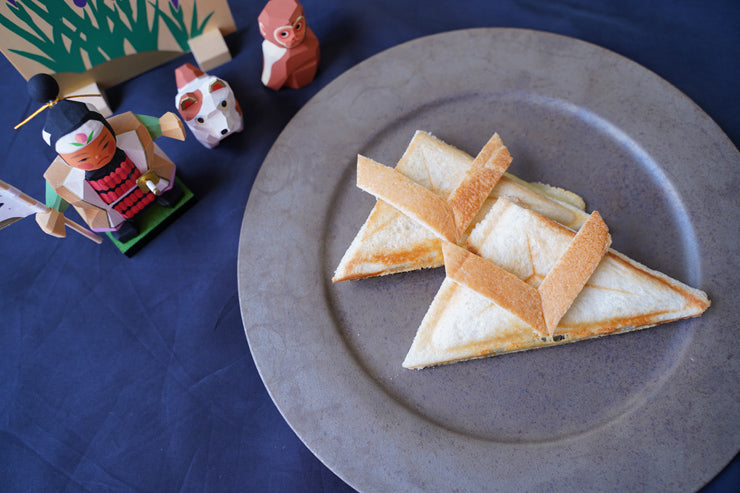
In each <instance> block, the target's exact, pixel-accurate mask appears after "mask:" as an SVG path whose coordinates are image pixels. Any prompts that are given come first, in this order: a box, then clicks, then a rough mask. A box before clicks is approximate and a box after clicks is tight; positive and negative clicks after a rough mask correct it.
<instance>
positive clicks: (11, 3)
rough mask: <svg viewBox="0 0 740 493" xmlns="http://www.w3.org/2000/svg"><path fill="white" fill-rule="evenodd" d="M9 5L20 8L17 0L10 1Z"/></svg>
mask: <svg viewBox="0 0 740 493" xmlns="http://www.w3.org/2000/svg"><path fill="white" fill-rule="evenodd" d="M8 3H9V4H10V5H12V6H13V7H18V4H17V3H15V0H8Z"/></svg>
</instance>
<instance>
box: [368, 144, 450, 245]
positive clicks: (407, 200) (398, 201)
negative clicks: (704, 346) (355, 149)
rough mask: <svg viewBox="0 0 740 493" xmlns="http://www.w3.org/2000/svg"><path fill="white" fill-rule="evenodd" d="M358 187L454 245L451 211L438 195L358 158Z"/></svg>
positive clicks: (403, 177)
mask: <svg viewBox="0 0 740 493" xmlns="http://www.w3.org/2000/svg"><path fill="white" fill-rule="evenodd" d="M357 186H358V187H359V188H360V189H362V190H364V191H366V192H368V193H370V194H372V195H374V196H376V197H378V198H380V199H383V200H385V201H386V202H388V203H389V204H391V205H392V206H393V207H395V208H396V209H398V210H399V211H401V212H403V213H404V214H406V215H407V216H409V217H412V218H414V219H416V220H417V221H419V222H420V223H421V224H423V225H424V226H426V227H427V228H429V229H430V230H431V231H433V232H434V233H436V234H438V235H439V236H440V237H442V238H444V239H446V240H448V241H456V239H457V228H456V227H455V218H454V216H453V213H452V209H451V208H450V206H449V205H448V204H447V202H445V200H444V199H443V198H442V197H440V196H439V195H437V194H435V193H434V192H432V191H431V190H429V189H428V188H426V187H423V186H421V185H419V184H418V183H415V182H413V181H412V180H410V179H409V178H407V177H406V176H404V175H402V174H401V173H399V172H397V171H396V170H394V169H392V168H389V167H387V166H384V165H382V164H380V163H377V162H375V161H373V160H372V159H369V158H367V157H365V156H362V155H358V156H357Z"/></svg>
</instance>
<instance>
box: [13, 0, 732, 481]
mask: <svg viewBox="0 0 740 493" xmlns="http://www.w3.org/2000/svg"><path fill="white" fill-rule="evenodd" d="M263 5H264V2H261V1H257V2H251V1H250V2H247V1H240V0H232V2H231V7H232V11H233V14H234V17H235V20H236V24H237V27H238V31H237V32H235V33H233V34H231V35H229V36H228V37H227V38H226V40H227V43H228V45H229V47H230V49H231V52H232V55H233V60H232V61H231V62H230V63H228V64H225V65H222V66H220V67H218V68H217V69H214V70H212V71H211V73H213V74H216V75H218V76H220V77H222V78H224V79H225V80H227V81H228V82H229V83H230V84H231V85H232V87H233V88H234V90H235V92H236V95H237V98H238V99H239V101H240V103H241V106H242V108H243V109H244V114H245V129H244V131H243V132H242V133H241V134H239V135H236V136H232V137H230V138H229V139H228V140H225V141H224V142H223V143H222V144H221V146H219V147H217V148H216V149H214V150H207V149H205V148H204V147H202V146H201V145H200V144H199V143H198V142H197V141H196V140H195V139H194V138H192V136H190V137H189V138H188V139H187V140H186V141H185V142H178V141H174V140H169V139H161V140H160V141H158V143H159V145H160V146H161V147H162V148H163V150H164V151H165V152H166V153H167V154H168V155H169V156H170V157H171V158H172V159H173V160H174V161H175V162H176V163H177V164H178V170H179V173H180V174H181V176H182V178H183V180H184V181H185V182H186V183H187V184H188V185H189V186H190V187H191V188H192V189H193V191H194V193H195V194H196V196H197V197H198V202H197V204H196V205H195V206H194V207H193V208H192V209H190V210H189V211H188V212H186V213H185V214H184V215H183V216H182V217H181V218H180V219H179V220H177V222H175V223H174V224H173V225H171V226H170V227H169V228H167V229H166V230H165V231H163V232H162V233H161V234H160V235H158V236H157V237H156V238H155V239H154V240H153V241H152V242H151V243H150V244H149V245H147V246H146V247H145V248H144V249H143V250H142V251H140V252H139V253H137V254H136V255H135V256H134V257H132V258H126V257H125V256H123V255H121V254H120V253H119V252H118V251H117V250H116V249H115V248H114V247H113V246H112V245H111V244H110V243H104V244H103V245H95V244H93V243H92V242H90V241H87V240H85V239H84V238H82V237H80V236H78V235H76V234H74V233H69V236H68V238H66V239H63V240H62V239H56V238H52V237H50V236H47V235H45V234H44V233H42V232H41V231H40V229H39V228H38V227H37V225H36V223H35V221H34V220H33V219H32V218H28V219H25V220H23V221H21V222H18V223H16V224H13V225H12V226H10V227H8V228H6V229H3V230H2V231H1V232H0V491H19V492H28V491H143V492H165V491H264V492H297V491H309V492H314V491H332V492H333V491H352V488H351V487H350V486H348V485H347V484H345V483H344V482H343V481H342V480H341V479H340V478H338V477H337V476H335V475H334V474H333V473H332V472H331V471H329V470H328V469H327V468H326V467H325V466H323V465H322V464H321V462H320V461H319V460H318V459H316V458H315V457H314V456H313V455H312V453H311V452H310V451H309V450H308V449H307V448H306V447H305V446H304V445H303V444H302V443H301V441H300V439H299V438H298V437H297V436H296V435H295V434H294V433H293V431H292V430H291V429H290V427H289V426H288V424H287V423H286V422H285V421H284V420H283V418H282V417H281V415H280V413H279V412H278V410H277V408H276V407H275V405H274V404H273V403H272V401H271V399H270V397H269V395H268V392H267V390H266V389H265V387H264V385H263V383H262V381H261V380H260V377H259V375H258V373H257V370H256V368H255V364H254V362H253V360H252V357H251V355H250V352H249V348H248V345H247V341H246V338H245V335H244V330H243V326H242V321H241V318H240V310H239V303H238V297H237V274H236V265H237V259H236V257H237V246H238V240H239V233H240V225H241V221H242V216H243V213H244V208H245V205H246V203H247V199H248V197H249V193H250V188H251V186H252V184H253V182H254V179H255V176H256V174H257V172H258V171H259V168H260V165H261V163H262V161H263V159H264V158H265V155H266V154H267V152H268V150H269V149H270V146H271V145H272V144H273V142H274V141H275V139H276V138H277V137H278V135H279V133H280V131H281V130H282V129H283V127H284V126H285V125H286V124H287V123H288V122H289V121H290V119H291V117H292V116H293V115H294V114H295V113H296V111H298V110H299V109H300V108H301V107H302V105H304V104H305V103H306V102H307V101H308V100H309V99H310V98H311V97H312V96H313V95H314V94H316V93H317V92H318V91H319V90H320V89H321V88H322V87H324V86H325V85H326V84H328V83H329V82H331V81H332V80H333V79H335V78H336V77H337V76H339V75H340V74H342V73H343V72H344V71H346V70H347V69H349V68H351V67H352V66H354V65H356V64H357V63H359V62H361V61H362V60H364V59H366V58H368V57H369V56H371V55H374V54H376V53H378V52H380V51H382V50H385V49H387V48H390V47H392V46H395V45H397V44H399V43H402V42H404V41H408V40H411V39H414V38H417V37H420V36H424V35H429V34H434V33H439V32H443V31H449V30H453V29H463V28H471V27H520V28H529V29H536V30H543V31H549V32H554V33H559V34H563V35H567V36H571V37H575V38H578V39H581V40H585V41H588V42H591V43H594V44H597V45H599V46H602V47H605V48H608V49H610V50H612V51H615V52H617V53H619V54H621V55H624V56H625V57H628V58H630V59H632V60H634V61H636V62H637V63H639V64H641V65H643V66H645V67H647V68H648V69H650V70H652V71H654V72H656V73H657V74H658V75H660V76H661V77H663V78H665V79H666V80H668V81H669V82H670V83H672V84H673V85H675V86H676V87H677V88H678V89H679V90H681V91H682V92H684V93H685V94H686V95H687V96H688V97H689V98H691V99H692V100H693V101H695V102H696V104H698V105H699V106H700V107H701V108H702V109H703V110H704V111H705V112H706V113H708V114H709V116H711V117H712V118H713V119H714V120H715V121H716V122H717V123H718V125H719V126H720V127H721V128H722V129H723V130H724V131H725V133H726V134H727V135H728V136H729V137H730V139H731V140H732V141H733V142H734V143H735V144H736V145H737V144H738V142H740V91H739V88H740V62H739V61H740V2H737V1H736V0H726V1H720V0H707V1H688V0H686V1H672V0H660V1H651V2H647V1H644V0H628V1H619V2H617V1H592V0H567V1H566V0H518V1H517V0H497V1H489V2H482V1H477V0H454V1H447V0H439V1H428V2H422V1H416V2H414V1H405V0H404V1H401V0H372V1H370V0H366V1H362V2H349V1H345V0H304V1H303V6H304V8H305V11H306V16H307V19H308V22H309V25H310V26H311V28H312V29H313V31H314V32H315V33H316V35H317V36H318V38H319V40H320V43H321V54H322V61H321V65H320V68H319V73H318V76H317V78H316V80H315V81H314V82H313V83H312V84H310V85H309V86H307V87H305V88H303V89H300V90H292V89H286V90H281V91H279V92H273V91H271V90H269V89H266V88H265V87H263V86H262V85H261V83H260V70H261V64H262V55H261V48H260V45H261V41H262V38H261V37H260V34H259V32H258V29H257V22H256V19H257V16H258V14H259V12H260V10H261V8H262V6H263ZM192 61H193V59H192V56H191V55H189V54H188V55H183V56H181V57H179V58H177V59H175V60H173V61H172V62H170V63H167V64H165V65H163V66H161V67H158V68H156V69H155V70H152V71H150V72H147V73H145V74H143V75H141V76H138V77H136V78H134V79H132V80H130V81H128V82H126V83H124V84H122V85H119V86H116V87H113V88H110V89H109V90H108V91H107V97H108V99H109V101H110V104H111V106H112V108H113V110H114V112H121V111H127V110H130V111H133V112H135V113H143V114H149V115H161V114H163V113H164V112H166V111H174V95H175V92H176V88H175V82H174V77H173V71H174V68H175V67H177V66H179V65H180V64H182V63H184V62H192ZM0 68H2V74H3V75H2V78H0V94H1V95H2V96H0V98H1V99H0V107H1V108H2V111H1V112H0V126H1V127H2V129H3V130H2V131H0V179H2V180H4V181H7V182H9V183H11V184H13V185H15V186H17V187H19V188H21V189H22V190H23V191H25V192H26V193H28V194H30V195H32V196H34V197H37V198H39V199H42V200H43V197H44V186H45V185H44V180H43V178H42V177H41V175H42V173H43V171H44V170H45V169H46V166H47V165H48V163H49V158H50V154H49V152H48V150H47V149H46V148H45V145H44V144H43V143H42V141H41V138H40V129H41V126H42V119H36V120H34V121H32V122H31V123H29V124H28V125H27V126H25V127H23V128H22V129H21V130H18V131H14V130H13V129H12V127H13V125H15V124H16V123H18V122H19V121H20V120H22V119H23V118H24V117H25V116H26V115H28V114H29V113H31V112H32V111H33V110H34V109H35V108H36V103H32V102H30V101H29V98H28V97H27V96H26V92H25V81H24V80H23V78H22V77H21V76H20V75H19V74H18V73H17V72H16V71H15V70H14V69H13V68H12V67H11V65H10V64H9V63H8V61H7V60H5V59H4V58H3V59H2V60H0ZM697 165H711V163H697ZM68 215H69V216H70V217H71V218H73V219H78V217H77V215H76V213H74V212H73V211H71V210H70V212H69V213H68ZM738 432H739V433H740V430H738ZM358 460H361V458H359V457H358ZM720 467H721V465H718V469H719V468H720ZM739 478H740V472H739V467H738V463H737V461H735V462H733V463H732V464H731V465H730V466H729V467H728V468H726V469H725V470H724V471H723V472H722V473H721V474H720V475H719V476H718V477H717V478H715V479H714V480H713V481H712V482H711V483H710V484H709V485H708V486H707V487H706V491H710V492H720V491H733V490H734V491H737V488H738V483H739V482H740V479H739ZM356 486H358V487H361V485H356Z"/></svg>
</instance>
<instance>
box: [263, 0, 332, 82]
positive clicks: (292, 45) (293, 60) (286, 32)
mask: <svg viewBox="0 0 740 493" xmlns="http://www.w3.org/2000/svg"><path fill="white" fill-rule="evenodd" d="M257 20H258V22H259V27H260V33H261V34H262V37H263V38H265V40H264V41H263V42H262V54H263V56H264V65H263V68H262V83H263V84H264V85H266V86H267V87H269V88H270V89H274V90H276V91H277V90H278V89H280V88H281V87H283V86H287V87H291V88H293V89H298V88H301V87H303V86H305V85H307V84H308V83H309V82H311V81H312V80H313V79H314V77H315V76H316V70H317V68H318V66H319V58H320V56H319V40H318V39H317V38H316V35H314V33H313V31H311V29H309V27H308V25H307V24H306V18H305V16H304V14H303V7H302V6H301V4H300V3H298V2H297V1H296V0H270V1H269V2H267V5H265V8H264V9H263V10H262V13H260V15H259V17H258V19H257Z"/></svg>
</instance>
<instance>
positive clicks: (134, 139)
mask: <svg viewBox="0 0 740 493" xmlns="http://www.w3.org/2000/svg"><path fill="white" fill-rule="evenodd" d="M28 91H29V94H30V95H31V97H32V98H34V99H36V100H38V101H39V102H43V103H46V106H47V107H48V110H47V112H46V114H47V118H46V123H45V125H44V129H43V132H42V136H43V138H44V141H45V142H46V143H47V144H48V145H49V146H50V147H52V148H53V149H54V151H55V152H56V153H57V154H58V156H57V158H56V159H55V160H54V161H53V162H52V163H51V165H50V166H49V168H48V169H47V170H46V172H45V173H44V178H46V181H47V183H48V185H49V186H47V189H49V187H50V188H51V189H52V190H53V192H55V193H56V195H57V197H53V196H52V197H53V199H54V202H55V204H49V205H53V207H54V208H53V209H52V210H51V211H50V212H49V213H48V214H47V215H46V217H44V218H42V219H39V218H38V216H37V221H38V222H39V225H40V226H41V227H42V229H44V230H45V231H47V230H49V231H47V232H51V231H52V230H54V228H55V225H57V224H59V218H58V217H55V216H58V214H60V212H59V209H62V210H63V208H64V207H66V205H67V203H69V204H71V205H72V206H74V208H75V209H76V210H77V212H78V213H79V214H80V216H81V217H82V219H83V220H84V221H85V222H86V223H87V225H88V226H89V227H90V229H92V230H93V231H96V232H110V233H111V235H112V236H113V237H114V238H115V239H117V240H118V241H120V242H122V243H123V242H127V241H129V240H131V239H133V238H135V237H136V236H138V234H139V227H138V226H137V223H136V218H137V216H139V214H140V213H142V212H143V211H144V210H145V209H147V208H148V207H149V206H150V205H152V204H153V203H154V202H157V203H159V204H160V205H161V206H164V207H174V206H175V204H177V203H178V201H179V200H180V198H181V197H182V196H183V191H182V189H181V188H180V187H179V186H178V184H177V183H176V182H175V164H174V163H173V162H172V161H170V160H169V159H168V158H167V156H165V155H164V153H163V152H162V151H161V149H159V147H157V145H156V144H154V142H153V138H156V137H158V136H160V135H164V136H167V137H172V138H175V139H178V140H184V139H185V129H184V127H183V125H182V122H181V121H180V119H179V118H177V116H175V114H174V113H166V114H165V115H164V116H162V117H161V118H159V119H157V118H154V117H145V116H137V115H134V114H133V113H131V112H126V113H122V114H120V115H116V116H113V117H111V118H109V119H108V120H106V119H105V118H103V116H102V115H101V114H100V113H98V112H96V111H94V110H91V109H90V108H89V107H88V106H87V105H86V104H84V103H81V102H79V101H73V100H71V99H58V93H59V86H58V85H57V82H56V81H55V80H54V78H53V77H51V76H50V75H47V74H38V75H35V76H34V77H32V78H31V79H30V80H29V82H28ZM47 202H48V196H47ZM55 209H56V210H55ZM62 236H63V231H62Z"/></svg>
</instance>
